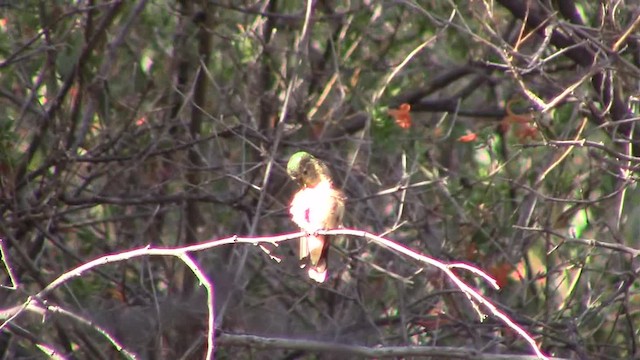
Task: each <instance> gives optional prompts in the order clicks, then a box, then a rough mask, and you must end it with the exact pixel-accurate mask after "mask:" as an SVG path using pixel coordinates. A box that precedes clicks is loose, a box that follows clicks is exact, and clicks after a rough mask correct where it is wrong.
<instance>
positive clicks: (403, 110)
mask: <svg viewBox="0 0 640 360" xmlns="http://www.w3.org/2000/svg"><path fill="white" fill-rule="evenodd" d="M410 111H411V105H409V104H407V103H403V104H401V105H400V106H399V107H398V108H397V109H389V110H388V113H389V115H390V116H393V118H394V119H395V120H396V124H398V126H399V127H400V128H401V129H408V128H410V127H411V114H410Z"/></svg>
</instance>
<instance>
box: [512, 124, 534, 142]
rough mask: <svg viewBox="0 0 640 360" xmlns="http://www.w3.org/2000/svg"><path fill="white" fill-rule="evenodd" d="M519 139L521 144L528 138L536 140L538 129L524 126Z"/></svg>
mask: <svg viewBox="0 0 640 360" xmlns="http://www.w3.org/2000/svg"><path fill="white" fill-rule="evenodd" d="M517 137H518V139H520V142H525V141H526V140H527V138H530V139H531V140H535V139H536V138H537V137H538V129H537V128H536V127H534V126H529V125H522V126H521V127H520V129H519V130H518V134H517Z"/></svg>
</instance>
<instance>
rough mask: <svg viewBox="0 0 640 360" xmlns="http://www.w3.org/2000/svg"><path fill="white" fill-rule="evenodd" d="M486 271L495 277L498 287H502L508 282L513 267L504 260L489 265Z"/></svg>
mask: <svg viewBox="0 0 640 360" xmlns="http://www.w3.org/2000/svg"><path fill="white" fill-rule="evenodd" d="M487 272H488V273H489V275H491V276H493V278H494V279H496V283H497V284H498V286H500V288H504V287H505V286H506V285H507V284H508V283H509V275H510V274H511V272H513V267H512V266H511V265H510V264H508V263H506V262H501V263H498V264H495V265H493V266H491V267H490V268H489V270H488V271H487Z"/></svg>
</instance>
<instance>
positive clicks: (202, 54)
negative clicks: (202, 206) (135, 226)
mask: <svg viewBox="0 0 640 360" xmlns="http://www.w3.org/2000/svg"><path fill="white" fill-rule="evenodd" d="M201 6H202V8H201V9H200V10H199V11H198V12H197V13H196V14H194V16H193V18H194V21H195V22H196V25H197V26H198V32H197V36H196V38H197V41H198V57H197V60H198V64H199V66H198V72H197V73H196V78H195V84H194V90H193V103H192V104H191V121H190V122H189V136H190V138H191V139H192V140H195V139H198V138H200V137H201V135H202V134H201V133H202V117H203V115H204V113H203V109H204V108H205V102H206V99H207V90H208V87H207V70H206V67H207V66H208V64H209V58H210V53H211V35H210V34H209V18H210V15H209V13H208V6H207V1H206V0H205V1H202V2H201ZM187 156H188V159H189V164H190V165H191V166H193V167H198V166H199V165H201V163H202V161H201V160H200V154H199V151H198V148H197V147H196V146H193V147H191V148H189V151H188V155H187ZM201 178H202V176H201V175H200V171H199V170H198V169H192V170H189V171H188V172H187V174H186V180H187V186H188V188H189V189H188V190H189V192H198V190H199V189H198V187H199V186H200V183H201V180H202V179H201ZM185 217H186V233H185V242H186V244H195V243H196V242H198V234H197V231H198V227H199V226H200V224H201V223H202V217H201V216H200V211H199V209H198V202H197V200H193V199H190V200H187V202H186V208H185ZM183 280H184V281H183V293H188V292H190V291H191V290H192V288H193V282H194V278H193V276H192V275H191V274H188V273H186V272H185V273H184V279H183Z"/></svg>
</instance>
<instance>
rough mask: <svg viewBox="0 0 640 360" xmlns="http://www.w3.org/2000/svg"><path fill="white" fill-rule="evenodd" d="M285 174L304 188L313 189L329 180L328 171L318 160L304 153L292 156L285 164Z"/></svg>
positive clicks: (300, 152) (299, 152)
mask: <svg viewBox="0 0 640 360" xmlns="http://www.w3.org/2000/svg"><path fill="white" fill-rule="evenodd" d="M287 174H289V176H290V177H291V178H292V179H293V180H295V181H297V182H298V183H299V184H300V185H302V186H304V187H314V186H316V185H318V183H319V182H321V181H323V180H329V181H330V177H329V169H327V166H326V165H325V164H324V163H323V162H322V161H320V160H318V159H316V158H315V157H314V156H313V155H311V154H309V153H308V152H305V151H298V152H297V153H295V154H293V155H292V156H291V158H290V159H289V162H288V163H287Z"/></svg>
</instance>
